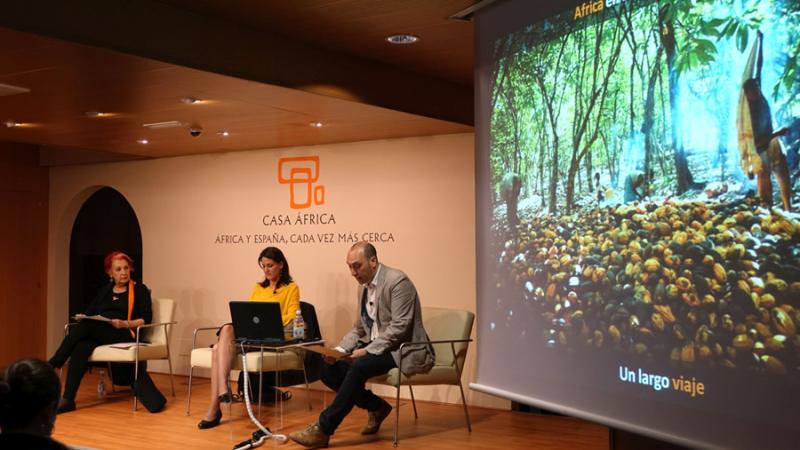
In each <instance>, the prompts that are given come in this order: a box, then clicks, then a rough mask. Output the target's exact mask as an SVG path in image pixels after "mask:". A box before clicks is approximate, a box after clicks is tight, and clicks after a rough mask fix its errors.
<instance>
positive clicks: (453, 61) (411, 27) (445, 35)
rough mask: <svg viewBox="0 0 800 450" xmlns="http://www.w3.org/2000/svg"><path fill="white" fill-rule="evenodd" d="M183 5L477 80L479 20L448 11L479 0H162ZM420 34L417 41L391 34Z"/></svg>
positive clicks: (390, 60)
mask: <svg viewBox="0 0 800 450" xmlns="http://www.w3.org/2000/svg"><path fill="white" fill-rule="evenodd" d="M162 3H167V4H170V5H173V6H176V7H178V8H180V9H183V10H187V11H193V12H196V13H198V14H201V15H204V16H208V17H221V18H224V19H225V20H227V21H230V22H234V23H238V24H242V25H245V26H248V27H250V28H253V29H256V30H259V31H267V32H270V33H275V34H279V35H282V36H285V37H288V38H291V39H296V40H299V41H302V42H306V43H309V44H311V45H314V46H318V47H321V48H326V49H331V50H334V51H338V52H343V53H347V54H351V55H358V56H361V57H364V58H367V59H370V60H375V61H381V62H384V63H387V64H391V65H393V66H397V67H402V68H404V69H408V70H411V71H414V72H418V73H423V74H426V75H431V76H434V77H437V78H441V79H444V80H449V81H453V82H456V83H459V84H462V85H465V86H472V68H473V54H472V52H473V24H472V22H465V21H458V20H450V19H448V17H450V16H452V15H453V14H455V13H457V12H459V11H461V10H464V9H466V8H468V7H470V6H472V5H474V4H475V3H477V1H476V0H436V1H431V0H404V1H402V2H399V1H397V0H370V1H364V0H293V1H276V0H273V1H262V2H252V1H250V0H227V1H225V2H219V1H215V0H162ZM397 33H408V34H413V35H416V36H419V37H420V40H419V41H418V42H417V43H416V44H414V45H413V46H398V45H391V44H389V43H387V42H386V41H385V40H384V39H385V38H386V36H388V35H391V34H397Z"/></svg>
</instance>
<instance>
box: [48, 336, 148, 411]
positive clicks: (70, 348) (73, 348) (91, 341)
mask: <svg viewBox="0 0 800 450" xmlns="http://www.w3.org/2000/svg"><path fill="white" fill-rule="evenodd" d="M133 340H134V339H133V337H131V333H130V332H129V331H128V330H127V329H125V328H114V327H112V326H111V324H109V323H106V322H98V321H96V320H82V321H80V322H78V324H77V325H74V326H72V327H70V330H69V334H67V335H66V337H64V340H63V341H61V345H60V346H59V347H58V350H56V353H55V354H54V355H53V357H52V358H50V361H49V363H50V365H51V366H53V367H55V368H59V367H61V366H63V365H64V364H65V363H66V362H67V359H69V368H68V369H67V381H66V382H65V383H64V395H63V397H64V398H65V399H67V400H75V395H76V394H77V393H78V387H79V386H80V384H81V379H82V378H83V374H84V372H86V367H87V366H88V362H89V357H90V356H92V352H93V351H94V349H95V347H97V346H100V345H105V344H113V343H116V342H131V341H133ZM131 366H132V365H131Z"/></svg>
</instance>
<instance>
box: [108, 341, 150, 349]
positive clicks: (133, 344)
mask: <svg viewBox="0 0 800 450" xmlns="http://www.w3.org/2000/svg"><path fill="white" fill-rule="evenodd" d="M136 345H137V344H136V342H120V343H118V344H111V348H122V349H128V348H132V347H136ZM138 345H139V347H145V346H147V345H148V344H147V342H139V344H138Z"/></svg>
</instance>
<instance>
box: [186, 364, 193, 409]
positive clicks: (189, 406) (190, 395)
mask: <svg viewBox="0 0 800 450" xmlns="http://www.w3.org/2000/svg"><path fill="white" fill-rule="evenodd" d="M192 372H194V366H190V367H189V397H188V399H187V400H186V415H187V416H188V415H189V409H190V408H191V407H192Z"/></svg>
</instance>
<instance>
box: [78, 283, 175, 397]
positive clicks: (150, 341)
mask: <svg viewBox="0 0 800 450" xmlns="http://www.w3.org/2000/svg"><path fill="white" fill-rule="evenodd" d="M152 308H153V321H152V323H148V324H145V325H140V326H138V327H136V341H135V342H132V343H131V345H130V346H129V347H127V348H118V347H115V346H116V345H119V344H108V345H101V346H98V347H97V348H95V349H94V352H92V355H91V356H90V357H89V362H107V363H109V364H110V363H112V362H115V363H134V367H135V369H134V374H135V375H134V381H136V380H138V379H139V362H140V361H149V360H157V359H166V360H167V364H168V365H169V382H170V386H171V387H172V396H173V397H174V396H175V383H174V382H173V380H172V361H171V360H170V350H169V331H170V328H171V327H172V325H175V323H176V322H174V321H173V320H172V319H173V317H174V316H175V301H174V300H172V299H169V298H154V299H152ZM69 325H70V324H67V326H66V327H65V331H66V329H67V328H68V327H69ZM140 344H143V345H140ZM109 372H110V371H109ZM112 389H113V380H112ZM137 407H138V398H137V397H136V395H134V396H133V410H134V411H136V409H137Z"/></svg>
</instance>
